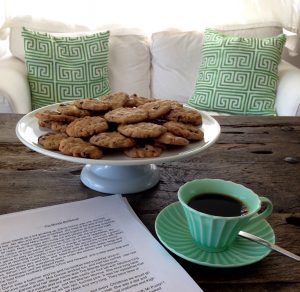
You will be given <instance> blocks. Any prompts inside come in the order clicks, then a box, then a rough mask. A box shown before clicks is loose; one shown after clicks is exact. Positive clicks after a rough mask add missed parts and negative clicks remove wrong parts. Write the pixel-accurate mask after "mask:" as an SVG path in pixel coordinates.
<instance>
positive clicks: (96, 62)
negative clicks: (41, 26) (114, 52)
mask: <svg viewBox="0 0 300 292" xmlns="http://www.w3.org/2000/svg"><path fill="white" fill-rule="evenodd" d="M22 35H23V37H24V50H25V60H26V66H27V73H28V81H29V85H30V90H31V104H32V109H36V108H39V107H42V106H45V105H49V104H53V103H56V102H63V101H68V100H74V99H79V98H89V97H97V96H100V95H105V94H107V93H109V92H110V86H109V81H108V40H109V32H108V31H107V32H99V33H95V34H90V35H82V36H72V37H71V36H68V37H65V36H54V35H51V34H48V33H41V32H34V31H31V30H29V29H26V28H23V31H22Z"/></svg>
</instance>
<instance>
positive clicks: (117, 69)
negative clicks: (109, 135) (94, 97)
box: [0, 21, 300, 116]
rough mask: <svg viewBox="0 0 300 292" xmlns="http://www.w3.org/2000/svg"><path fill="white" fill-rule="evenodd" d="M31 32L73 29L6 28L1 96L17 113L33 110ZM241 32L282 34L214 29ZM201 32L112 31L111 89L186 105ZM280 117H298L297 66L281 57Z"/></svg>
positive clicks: (251, 28)
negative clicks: (27, 39)
mask: <svg viewBox="0 0 300 292" xmlns="http://www.w3.org/2000/svg"><path fill="white" fill-rule="evenodd" d="M23 25H24V26H27V27H29V28H31V29H33V30H38V31H46V32H56V33H66V32H70V31H73V32H74V28H72V29H69V28H68V27H65V26H64V27H60V26H57V25H53V24H51V23H45V22H43V23H38V22H31V23H24V24H22V22H20V21H18V23H17V24H16V25H12V26H11V28H10V46H9V48H10V53H11V55H10V56H8V57H6V58H5V59H3V60H1V61H0V96H4V97H5V98H6V100H7V102H8V103H9V105H10V108H11V111H12V112H15V113H27V112H29V111H30V110H31V102H30V89H29V85H28V81H27V74H26V66H25V63H24V49H23V39H22V36H21V29H22V26H23ZM218 29H219V30H222V31H224V32H225V33H228V34H235V35H241V36H259V37H264V36H272V35H277V34H280V33H282V28H281V27H280V26H279V25H276V24H255V25H247V26H246V25H244V26H239V27H237V26H235V27H228V26H227V27H223V28H220V27H219V28H218ZM202 41H203V33H202V32H199V31H189V32H183V31H178V30H167V31H161V32H155V33H153V34H152V35H150V36H147V35H143V34H142V33H137V32H134V33H133V32H128V31H125V30H123V31H122V32H120V30H113V29H112V30H111V37H110V43H109V80H110V85H111V88H112V91H113V92H115V91H125V92H127V93H129V94H132V93H137V94H139V95H143V96H147V97H151V96H152V97H159V98H167V99H174V100H178V101H180V102H183V103H185V102H186V101H187V99H188V98H189V97H190V96H191V95H192V93H193V90H194V85H195V81H196V78H197V72H198V67H199V65H200V62H201V47H202ZM275 107H276V112H277V115H279V116H296V115H298V116H300V69H298V68H296V67H294V66H292V65H291V64H289V63H287V62H285V61H282V62H281V63H280V65H279V82H278V88H277V96H276V103H275Z"/></svg>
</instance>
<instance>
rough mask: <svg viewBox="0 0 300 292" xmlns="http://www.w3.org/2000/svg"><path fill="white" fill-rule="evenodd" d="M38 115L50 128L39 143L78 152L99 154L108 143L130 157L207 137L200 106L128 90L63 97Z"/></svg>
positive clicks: (41, 123)
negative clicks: (63, 100) (67, 99)
mask: <svg viewBox="0 0 300 292" xmlns="http://www.w3.org/2000/svg"><path fill="white" fill-rule="evenodd" d="M35 116H36V118H37V119H38V124H39V126H40V127H44V128H49V129H51V132H48V133H47V134H44V135H42V136H40V137H39V139H38V143H39V144H40V145H42V146H43V147H44V148H45V149H48V150H57V151H60V152H61V153H63V154H65V155H71V156H75V157H83V158H91V159H100V158H102V157H103V155H104V154H105V151H110V150H108V149H118V150H119V151H120V150H121V151H123V152H124V153H125V154H126V155H127V156H129V157H132V158H144V157H157V156H160V155H161V153H162V152H163V151H164V150H165V149H167V148H168V147H178V146H186V145H188V144H189V143H191V142H193V141H200V140H202V139H203V132H202V131H201V130H200V129H199V125H201V123H202V117H201V114H200V113H199V112H198V111H196V110H193V109H189V108H186V107H183V105H182V104H180V103H179V102H177V101H172V100H163V99H156V98H146V97H142V96H138V95H136V94H134V95H131V96H129V95H128V94H127V93H125V92H117V93H113V94H110V95H106V96H100V97H98V98H93V99H90V98H87V99H80V100H75V101H73V102H70V103H63V104H60V105H59V106H58V107H57V109H56V111H48V110H44V111H38V112H36V114H35ZM115 151H117V150H115ZM103 153H104V154H103Z"/></svg>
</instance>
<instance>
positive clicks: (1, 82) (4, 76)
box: [0, 56, 31, 114]
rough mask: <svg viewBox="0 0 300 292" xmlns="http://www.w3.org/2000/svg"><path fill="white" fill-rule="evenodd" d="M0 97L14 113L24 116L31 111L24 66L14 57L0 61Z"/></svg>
mask: <svg viewBox="0 0 300 292" xmlns="http://www.w3.org/2000/svg"><path fill="white" fill-rule="evenodd" d="M0 95H1V96H4V97H5V98H6V99H7V101H8V103H9V105H10V107H11V109H12V111H13V112H14V113H20V114H25V113H28V112H29V111H31V98H30V88H29V83H28V80H27V71H26V66H25V63H24V62H22V61H20V60H19V59H17V58H15V57H12V56H9V57H7V58H5V59H2V60H0Z"/></svg>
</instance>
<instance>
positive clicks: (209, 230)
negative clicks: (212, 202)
mask: <svg viewBox="0 0 300 292" xmlns="http://www.w3.org/2000/svg"><path fill="white" fill-rule="evenodd" d="M183 209H184V212H185V215H186V219H187V222H188V226H189V230H190V233H191V236H192V238H193V240H194V241H195V242H196V243H197V245H198V246H199V247H200V248H202V249H204V250H207V251H222V250H225V249H227V248H228V247H229V246H230V245H231V244H232V243H233V241H234V240H235V238H236V237H237V235H238V232H239V231H240V230H241V229H242V226H244V225H245V224H246V223H247V221H248V220H249V219H248V218H240V217H239V218H232V217H231V218H225V219H224V218H220V217H214V216H206V215H203V216H199V213H197V212H192V211H191V210H188V209H186V208H183Z"/></svg>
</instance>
